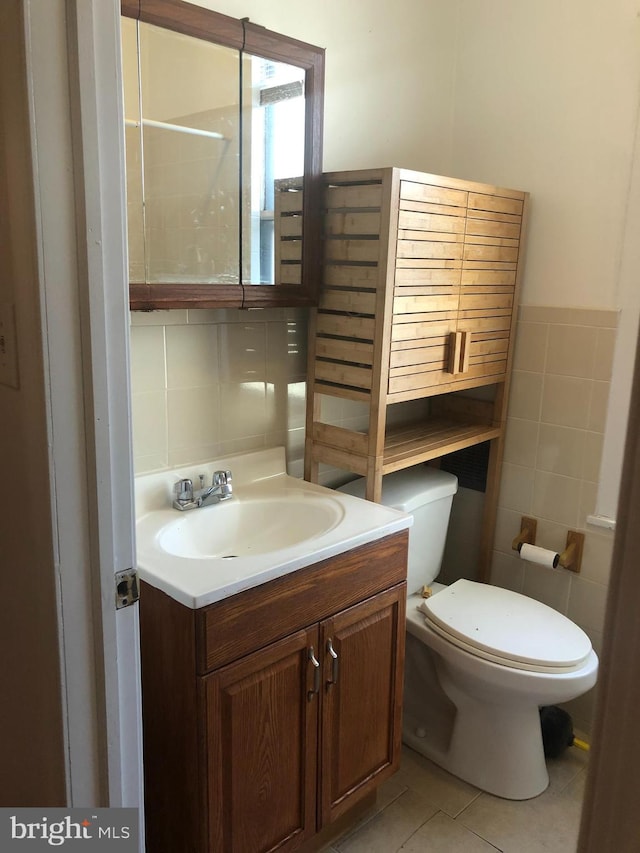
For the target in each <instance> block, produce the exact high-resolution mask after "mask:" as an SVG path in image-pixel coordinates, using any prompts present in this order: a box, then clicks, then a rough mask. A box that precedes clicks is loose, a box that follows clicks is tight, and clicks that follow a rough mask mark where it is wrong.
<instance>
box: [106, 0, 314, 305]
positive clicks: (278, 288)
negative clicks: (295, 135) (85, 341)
mask: <svg viewBox="0 0 640 853" xmlns="http://www.w3.org/2000/svg"><path fill="white" fill-rule="evenodd" d="M121 14H122V15H124V16H125V17H127V18H134V19H136V20H138V21H142V22H144V23H148V24H154V25H155V26H157V27H163V28H164V29H167V30H172V31H173V32H178V33H182V34H183V35H188V36H192V37H194V38H199V39H204V40H205V41H209V42H212V43H214V44H219V45H223V46H226V47H232V48H235V49H237V50H243V51H244V52H245V53H249V54H251V55H253V56H260V57H263V58H265V59H273V60H275V61H280V62H285V63H288V64H290V65H296V66H298V67H300V68H303V69H304V70H305V156H304V164H305V165H304V200H303V240H302V282H301V283H300V284H241V283H240V284H215V283H213V282H212V283H204V284H200V283H198V284H193V283H184V284H182V283H161V282H159V283H153V284H149V283H145V284H138V283H130V285H129V305H130V308H131V310H133V311H154V310H158V309H166V308H270V307H278V306H297V305H315V304H316V302H317V294H318V281H319V272H320V265H321V260H322V255H321V248H322V247H321V239H322V235H321V216H320V205H319V203H318V200H319V197H320V192H321V182H320V177H321V174H322V119H323V100H324V50H323V49H322V48H319V47H314V46H313V45H310V44H307V43H306V42H302V41H298V40H297V39H293V38H289V37H288V36H284V35H281V34H280V33H275V32H272V31H271V30H267V29H265V28H264V27H261V26H258V25H257V24H253V23H251V22H250V21H248V20H244V21H243V20H240V19H238V18H231V17H229V16H228V15H222V14H220V13H219V12H212V11H210V10H208V9H204V8H202V7H201V6H194V5H193V4H192V3H186V2H183V0H121Z"/></svg>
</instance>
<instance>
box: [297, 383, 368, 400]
mask: <svg viewBox="0 0 640 853" xmlns="http://www.w3.org/2000/svg"><path fill="white" fill-rule="evenodd" d="M309 390H310V392H311V393H313V394H326V395H327V396H329V397H341V398H342V399H344V400H357V401H358V402H360V403H366V404H367V405H369V404H370V403H371V392H370V391H359V390H358V389H357V388H347V387H346V386H345V385H331V384H329V383H328V382H315V383H313V384H311V383H309Z"/></svg>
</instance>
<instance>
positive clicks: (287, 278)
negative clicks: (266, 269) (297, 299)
mask: <svg viewBox="0 0 640 853" xmlns="http://www.w3.org/2000/svg"><path fill="white" fill-rule="evenodd" d="M279 273H280V279H279V281H278V284H300V283H301V281H302V264H281V265H280V267H279Z"/></svg>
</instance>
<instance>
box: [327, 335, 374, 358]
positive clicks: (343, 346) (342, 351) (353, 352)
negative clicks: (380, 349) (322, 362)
mask: <svg viewBox="0 0 640 853" xmlns="http://www.w3.org/2000/svg"><path fill="white" fill-rule="evenodd" d="M316 357H318V358H330V359H333V360H334V361H347V362H351V363H353V364H373V344H368V343H364V342H358V341H343V340H338V339H336V338H317V339H316Z"/></svg>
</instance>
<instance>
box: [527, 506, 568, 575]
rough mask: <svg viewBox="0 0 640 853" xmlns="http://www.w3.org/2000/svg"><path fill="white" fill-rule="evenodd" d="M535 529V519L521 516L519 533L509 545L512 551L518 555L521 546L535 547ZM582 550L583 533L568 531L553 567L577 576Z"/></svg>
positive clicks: (536, 525)
mask: <svg viewBox="0 0 640 853" xmlns="http://www.w3.org/2000/svg"><path fill="white" fill-rule="evenodd" d="M537 527H538V524H537V521H536V519H535V518H530V517H528V516H522V519H521V522H520V533H519V534H518V535H517V536H516V537H515V539H514V540H513V542H512V543H511V547H512V548H513V550H514V551H518V553H520V551H521V549H522V546H523V545H525V544H527V545H535V544H536V532H537ZM583 550H584V533H579V532H578V531H577V530H568V531H567V544H566V546H565V549H564V551H562V553H560V554H558V559H557V560H554V565H559V566H562V568H563V569H568V570H569V571H571V572H575V573H576V574H577V573H578V572H579V571H580V569H581V567H582V552H583ZM550 553H551V552H550Z"/></svg>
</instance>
